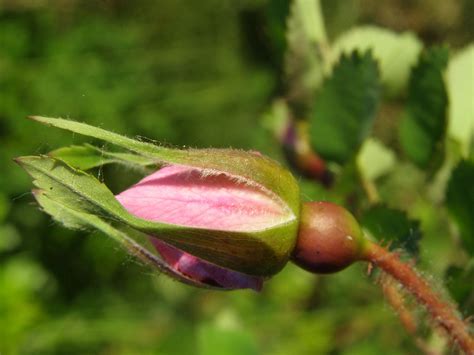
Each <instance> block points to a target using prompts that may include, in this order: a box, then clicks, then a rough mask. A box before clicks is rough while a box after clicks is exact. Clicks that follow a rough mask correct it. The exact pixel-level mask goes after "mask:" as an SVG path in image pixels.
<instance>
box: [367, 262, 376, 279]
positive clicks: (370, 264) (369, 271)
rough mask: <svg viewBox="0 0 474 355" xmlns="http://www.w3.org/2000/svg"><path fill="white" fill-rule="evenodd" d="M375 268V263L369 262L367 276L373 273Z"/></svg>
mask: <svg viewBox="0 0 474 355" xmlns="http://www.w3.org/2000/svg"><path fill="white" fill-rule="evenodd" d="M373 270H374V264H372V263H370V262H369V263H368V264H367V276H370V275H371V274H372V271H373Z"/></svg>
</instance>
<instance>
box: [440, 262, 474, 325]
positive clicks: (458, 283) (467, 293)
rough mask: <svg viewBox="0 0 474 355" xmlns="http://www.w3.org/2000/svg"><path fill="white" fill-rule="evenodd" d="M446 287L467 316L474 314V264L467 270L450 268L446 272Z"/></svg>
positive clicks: (455, 267)
mask: <svg viewBox="0 0 474 355" xmlns="http://www.w3.org/2000/svg"><path fill="white" fill-rule="evenodd" d="M445 279H446V286H447V288H448V290H449V292H450V294H451V296H452V297H453V299H454V300H455V301H456V302H457V303H458V304H459V305H460V308H461V309H462V310H463V313H464V314H465V315H466V316H467V315H470V314H472V312H474V288H473V287H472V285H474V264H472V263H471V264H470V265H468V266H467V268H465V269H464V268H460V267H457V266H450V267H449V268H448V269H447V270H446V275H445Z"/></svg>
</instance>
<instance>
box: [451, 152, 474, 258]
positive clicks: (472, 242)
mask: <svg viewBox="0 0 474 355" xmlns="http://www.w3.org/2000/svg"><path fill="white" fill-rule="evenodd" d="M446 207H447V208H448V211H449V213H450V215H451V217H452V218H453V219H454V221H455V222H456V224H457V225H458V227H459V233H460V235H461V240H462V242H463V245H464V247H465V248H466V250H467V252H468V253H469V255H471V257H474V162H472V161H467V160H464V161H461V162H460V163H459V164H458V165H457V166H456V168H455V169H454V170H453V172H452V175H451V178H450V179H449V183H448V189H447V192H446Z"/></svg>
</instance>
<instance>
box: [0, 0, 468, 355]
mask: <svg viewBox="0 0 474 355" xmlns="http://www.w3.org/2000/svg"><path fill="white" fill-rule="evenodd" d="M287 7H288V5H287V4H286V2H285V1H263V0H261V1H250V0H248V1H239V2H232V1H220V0H205V1H200V2H199V4H198V3H192V2H189V1H184V0H173V1H171V0H169V1H168V0H162V1H155V2H150V1H145V0H139V1H134V2H129V1H121V0H108V1H105V0H104V1H79V0H50V1H48V0H41V1H29V0H17V1H12V0H10V1H8V0H3V1H0V169H1V171H0V354H2V355H4V354H193V353H199V354H205V355H207V354H209V355H211V354H219V355H220V354H289V353H293V354H361V355H362V354H380V353H382V352H383V353H384V354H386V355H389V354H390V355H391V354H416V353H418V351H419V350H418V349H417V348H416V347H415V345H414V343H413V339H412V338H411V337H410V336H408V335H407V334H406V333H405V332H404V330H403V329H402V327H401V326H400V323H399V320H398V318H397V317H396V315H395V313H394V312H393V311H392V310H391V309H390V307H389V306H388V305H387V304H386V302H385V301H384V299H383V297H382V294H381V292H380V289H379V288H378V287H376V286H374V284H373V283H374V280H373V279H370V278H368V277H366V276H365V275H364V274H365V269H364V267H363V266H361V265H355V266H353V267H351V268H349V269H348V270H346V271H344V272H342V273H340V274H337V275H332V276H319V277H316V276H313V275H310V274H308V273H306V272H304V271H302V270H299V269H297V268H296V267H293V266H292V265H289V266H288V267H287V268H286V269H285V270H284V271H283V272H282V273H280V274H279V275H277V276H275V277H274V278H273V279H272V280H271V281H269V282H268V283H267V284H266V286H265V289H264V290H263V292H262V293H261V294H256V293H252V292H250V291H236V292H231V293H230V292H229V293H218V292H210V291H202V290H195V289H192V288H189V287H187V286H184V285H181V284H178V283H175V282H172V281H169V280H167V279H166V278H165V277H162V276H160V275H156V274H153V273H152V272H150V270H146V269H144V268H143V267H141V266H140V265H137V264H136V263H135V262H134V261H133V260H131V259H130V258H129V257H128V256H127V255H125V254H124V253H123V252H122V251H121V250H118V249H117V248H116V247H115V246H114V245H113V243H112V242H111V241H109V240H108V239H106V238H104V237H103V236H102V235H99V234H97V233H96V234H93V235H88V234H85V233H79V232H72V231H68V230H66V229H64V228H62V227H61V226H58V225H55V224H54V223H53V222H51V219H50V218H49V217H48V216H47V215H45V214H43V213H41V212H40V211H38V210H37V208H36V206H35V205H34V204H33V203H32V200H33V199H32V197H31V196H30V194H29V193H26V191H28V190H29V189H30V187H31V186H30V185H31V184H30V181H29V179H28V177H27V176H26V174H24V172H23V171H21V170H20V169H19V168H18V167H16V166H14V165H13V164H12V162H11V159H12V158H13V157H15V156H19V155H27V154H32V153H42V152H47V151H49V150H51V149H54V148H55V147H58V146H60V145H69V144H72V143H78V142H82V141H83V140H82V139H81V138H79V137H76V136H74V135H71V134H68V133H64V132H60V131H57V130H54V129H48V128H46V127H41V126H39V125H37V124H35V123H33V122H30V121H27V120H25V119H24V118H25V117H26V116H27V115H30V114H38V115H45V116H51V117H55V116H57V117H71V118H74V119H77V120H84V121H86V122H87V123H90V124H93V125H98V126H103V127H104V128H107V129H111V130H115V131H117V132H120V133H125V134H127V135H129V136H142V135H143V136H147V137H152V138H154V139H156V140H158V141H160V142H164V143H166V144H170V145H177V146H181V145H184V144H185V145H186V146H193V147H208V146H214V147H229V146H231V147H239V148H246V149H257V150H260V151H262V152H264V153H265V154H268V155H271V156H273V157H275V158H277V159H279V160H280V161H282V162H283V161H284V159H283V156H282V153H281V151H280V148H279V147H278V144H277V142H276V141H275V140H274V139H273V137H272V135H271V134H270V133H269V132H268V131H266V130H265V129H264V127H263V125H262V123H261V116H262V114H263V113H264V112H265V111H266V110H267V108H268V107H269V105H270V103H271V99H272V97H274V96H275V95H276V94H277V93H279V92H280V91H281V88H282V85H281V82H282V74H281V73H282V72H281V65H282V61H283V49H282V48H283V44H282V43H284V34H283V33H282V27H281V23H282V21H284V20H283V19H284V14H285V11H287ZM322 8H323V13H324V15H325V20H326V25H327V30H328V35H329V38H335V37H337V35H338V34H340V33H341V32H342V31H344V30H346V29H347V28H349V27H351V26H354V25H356V24H377V25H381V26H384V27H387V28H391V29H394V30H397V31H405V30H410V31H413V32H414V33H416V34H417V35H418V36H419V37H420V38H421V39H422V40H423V41H424V42H425V43H426V44H433V43H446V44H448V45H449V46H451V48H453V50H454V51H455V50H456V48H461V47H463V46H464V45H466V44H467V43H469V42H470V41H472V40H473V37H474V33H473V28H474V24H473V23H472V16H470V14H472V12H473V11H474V3H473V2H472V1H470V0H464V1H461V0H458V1H451V2H443V3H440V2H439V1H436V0H416V1H411V2H407V1H402V0H398V1H397V0H391V1H385V2H383V3H382V2H377V1H372V0H359V1H356V0H351V1H342V0H339V1H322ZM282 14H283V15H282ZM283 23H284V22H283ZM397 110H398V111H399V103H398V102H397V101H396V100H394V101H392V102H390V105H387V106H384V107H383V117H384V119H382V120H381V123H380V124H378V125H377V126H376V132H377V134H378V135H379V136H380V137H381V138H382V139H384V140H385V141H386V142H387V143H390V139H391V136H390V131H391V130H392V129H393V127H394V126H396V125H397V124H398V121H397V118H396V117H397V115H395V114H393V112H397ZM397 169H398V170H397ZM395 171H396V172H397V171H398V173H394V174H393V176H392V177H391V178H390V179H388V180H387V181H384V182H383V184H382V185H381V193H382V194H384V196H386V197H387V198H389V199H391V200H392V202H393V203H394V205H395V206H401V205H404V206H406V205H409V206H410V211H411V214H412V216H413V217H416V218H417V219H419V220H420V221H421V225H422V229H423V231H424V236H423V239H422V241H421V250H422V253H421V256H420V263H421V267H422V268H423V269H425V270H427V273H428V274H429V275H433V277H434V280H435V282H439V283H441V281H439V280H441V279H442V278H443V277H444V274H445V272H446V269H447V267H448V265H449V264H450V261H452V260H453V259H455V258H456V256H457V249H456V245H457V244H456V240H453V239H452V238H449V237H448V235H449V234H450V233H449V232H450V228H451V227H450V225H449V224H448V223H447V222H446V215H445V213H441V214H440V213H439V211H438V210H437V208H436V206H434V205H433V204H432V203H431V202H430V201H428V200H426V199H424V198H421V197H420V196H419V194H418V192H417V189H419V186H420V184H422V182H421V181H422V179H421V178H420V172H419V171H417V170H416V169H414V168H411V167H408V168H407V167H406V166H397V167H396V168H395ZM96 173H97V174H98V175H100V176H101V177H105V178H106V179H107V181H108V183H109V184H110V185H111V186H112V189H113V190H114V191H116V192H118V191H120V190H121V189H123V188H125V187H126V186H128V185H130V184H131V183H133V181H135V180H136V179H138V176H136V175H135V174H134V173H126V174H124V172H123V170H120V169H119V168H116V167H106V168H104V169H103V170H99V171H97V172H96ZM301 183H302V186H303V192H304V196H305V198H308V199H314V198H332V197H333V196H332V195H326V193H325V192H323V191H322V190H321V189H319V188H317V187H315V186H314V183H312V182H310V181H308V180H305V179H304V178H301ZM400 186H402V187H403V191H401V190H400ZM349 188H356V187H355V186H354V185H350V186H349ZM473 217H474V216H473ZM468 291H469V290H468ZM471 302H472V300H471ZM471 306H472V304H471ZM422 332H423V330H422ZM425 332H427V331H426V330H425ZM430 341H431V343H432V344H434V345H433V346H434V347H436V344H437V343H438V342H440V341H441V340H440V339H439V338H437V337H436V336H434V337H431V338H430ZM448 351H449V347H448Z"/></svg>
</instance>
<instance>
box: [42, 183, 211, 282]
mask: <svg viewBox="0 0 474 355" xmlns="http://www.w3.org/2000/svg"><path fill="white" fill-rule="evenodd" d="M34 196H35V198H36V201H37V202H38V204H39V205H40V206H41V208H42V209H43V210H44V211H45V212H46V213H48V214H49V215H51V216H52V217H53V218H54V219H55V220H56V221H58V222H60V223H62V224H64V225H65V226H66V227H68V228H71V229H80V230H82V229H91V228H92V229H95V230H98V231H101V232H102V233H104V234H105V235H107V236H108V237H110V238H112V239H113V240H114V241H115V242H117V243H118V244H119V245H120V246H121V247H122V248H123V249H124V250H126V251H127V252H128V253H129V254H131V255H134V256H135V257H136V258H138V259H139V260H141V261H142V262H143V263H144V264H146V265H149V266H152V267H153V268H155V269H158V270H159V271H161V272H163V273H164V274H166V275H168V276H171V277H172V278H174V279H178V280H179V281H181V282H184V283H186V284H188V285H193V286H198V287H204V288H212V287H209V286H208V285H207V284H201V283H198V282H196V281H194V280H191V279H189V278H187V277H186V276H184V275H182V274H179V273H176V272H174V271H173V269H172V268H171V267H170V266H169V265H168V264H166V263H165V262H163V261H162V260H161V258H160V257H159V256H158V255H157V253H156V251H155V249H154V248H153V246H152V245H151V244H150V243H149V242H148V239H147V238H146V236H145V238H141V239H140V240H139V242H137V241H136V240H134V239H133V238H130V237H129V236H128V235H127V234H126V233H124V232H122V231H120V230H119V229H117V228H114V227H112V226H111V225H110V224H109V223H107V222H105V221H104V220H103V219H102V218H100V217H98V216H96V215H94V214H90V213H85V212H81V211H77V210H74V209H71V208H69V207H68V206H66V205H64V204H62V203H60V202H58V201H56V200H53V199H51V198H50V197H48V196H47V195H46V194H45V192H44V191H41V190H37V191H34Z"/></svg>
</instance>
